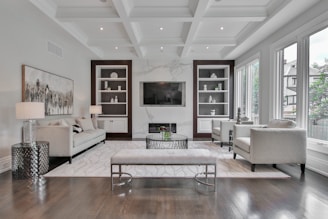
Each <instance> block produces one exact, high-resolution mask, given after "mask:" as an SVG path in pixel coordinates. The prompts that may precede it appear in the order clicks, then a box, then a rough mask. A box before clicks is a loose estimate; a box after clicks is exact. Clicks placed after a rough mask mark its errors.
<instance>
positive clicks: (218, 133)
mask: <svg viewBox="0 0 328 219" xmlns="http://www.w3.org/2000/svg"><path fill="white" fill-rule="evenodd" d="M212 134H215V135H218V136H220V135H221V129H220V128H219V127H216V128H213V129H212Z"/></svg>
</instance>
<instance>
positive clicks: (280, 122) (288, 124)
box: [268, 119, 296, 128]
mask: <svg viewBox="0 0 328 219" xmlns="http://www.w3.org/2000/svg"><path fill="white" fill-rule="evenodd" d="M295 127H296V123H295V122H294V121H292V120H287V119H273V120H271V121H270V122H269V124H268V128H295Z"/></svg>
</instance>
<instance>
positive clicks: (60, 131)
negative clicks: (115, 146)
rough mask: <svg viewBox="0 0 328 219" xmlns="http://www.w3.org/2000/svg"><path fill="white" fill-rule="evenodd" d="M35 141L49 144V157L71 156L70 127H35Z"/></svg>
mask: <svg viewBox="0 0 328 219" xmlns="http://www.w3.org/2000/svg"><path fill="white" fill-rule="evenodd" d="M36 139H37V140H38V141H48V142H49V156H67V157H70V156H72V155H73V128H72V126H61V125H58V126H57V125H56V126H36Z"/></svg>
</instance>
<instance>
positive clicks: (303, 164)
mask: <svg viewBox="0 0 328 219" xmlns="http://www.w3.org/2000/svg"><path fill="white" fill-rule="evenodd" d="M301 172H302V174H304V172H305V163H301Z"/></svg>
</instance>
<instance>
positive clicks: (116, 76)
mask: <svg viewBox="0 0 328 219" xmlns="http://www.w3.org/2000/svg"><path fill="white" fill-rule="evenodd" d="M110 77H111V78H118V74H117V73H116V72H112V73H111V74H110Z"/></svg>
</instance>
